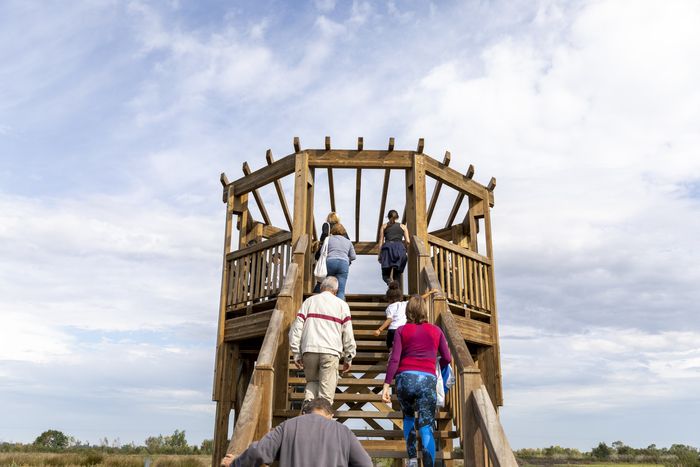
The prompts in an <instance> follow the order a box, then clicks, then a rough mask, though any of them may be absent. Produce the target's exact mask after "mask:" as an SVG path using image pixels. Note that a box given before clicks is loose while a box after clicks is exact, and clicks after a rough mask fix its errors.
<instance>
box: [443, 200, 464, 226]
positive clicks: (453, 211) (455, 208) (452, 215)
mask: <svg viewBox="0 0 700 467" xmlns="http://www.w3.org/2000/svg"><path fill="white" fill-rule="evenodd" d="M465 196H466V195H465V194H464V193H457V198H455V202H454V204H453V205H452V209H451V210H450V214H449V216H447V222H445V228H446V229H448V228H451V227H452V223H453V222H454V221H455V217H457V212H458V211H459V208H460V207H461V206H462V201H464V197H465Z"/></svg>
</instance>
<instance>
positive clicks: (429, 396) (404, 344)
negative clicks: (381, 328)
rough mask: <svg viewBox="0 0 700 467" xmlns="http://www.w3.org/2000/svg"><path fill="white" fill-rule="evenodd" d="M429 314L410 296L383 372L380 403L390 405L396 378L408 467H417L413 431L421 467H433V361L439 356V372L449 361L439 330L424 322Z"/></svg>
mask: <svg viewBox="0 0 700 467" xmlns="http://www.w3.org/2000/svg"><path fill="white" fill-rule="evenodd" d="M427 320H428V314H427V312H426V309H425V303H423V298H422V297H421V296H420V295H413V296H412V297H411V298H410V299H409V300H408V304H407V305H406V324H405V325H403V326H401V327H400V328H398V329H397V330H396V333H395V334H394V346H393V348H392V349H391V356H390V357H389V363H388V364H387V368H386V378H385V379H384V389H383V391H382V399H383V400H384V402H386V403H389V402H390V401H391V393H390V386H391V382H392V380H393V379H394V376H396V395H397V396H398V399H399V403H400V404H401V410H402V412H403V434H404V438H405V439H406V450H407V451H408V457H409V464H408V465H417V461H418V455H417V451H416V431H417V432H418V433H420V437H421V443H422V446H423V465H424V466H431V467H432V466H433V465H434V463H435V437H434V436H433V424H434V422H435V406H436V404H437V394H436V392H435V386H436V384H437V377H436V376H435V360H436V359H437V355H438V353H439V354H440V368H444V367H445V366H447V365H449V363H450V362H451V361H452V356H451V355H450V349H449V348H448V346H447V341H446V340H445V336H444V334H443V333H442V331H441V330H440V328H439V327H437V326H435V325H433V324H430V323H428V322H427Z"/></svg>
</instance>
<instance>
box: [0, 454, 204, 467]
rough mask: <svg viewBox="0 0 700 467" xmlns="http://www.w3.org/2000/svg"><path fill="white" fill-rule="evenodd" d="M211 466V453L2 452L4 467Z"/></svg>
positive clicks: (0, 462) (0, 458)
mask: <svg viewBox="0 0 700 467" xmlns="http://www.w3.org/2000/svg"><path fill="white" fill-rule="evenodd" d="M147 464H148V465H149V466H150V467H210V466H211V456H195V455H189V456H185V455H183V456H172V455H165V454H158V455H153V456H150V455H143V454H129V455H125V454H102V453H100V452H85V453H65V454H55V453H43V452H4V453H0V466H2V467H5V466H12V467H20V466H50V467H75V466H105V467H144V466H146V465H147Z"/></svg>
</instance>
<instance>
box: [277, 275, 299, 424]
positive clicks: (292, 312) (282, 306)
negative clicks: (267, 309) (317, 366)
mask: <svg viewBox="0 0 700 467" xmlns="http://www.w3.org/2000/svg"><path fill="white" fill-rule="evenodd" d="M299 267H300V265H299V264H297V263H295V262H293V263H291V264H290V265H289V269H288V270H287V276H288V277H286V278H285V281H284V286H283V287H282V289H281V290H280V292H279V294H278V295H277V304H276V305H275V307H276V308H277V309H279V310H281V311H282V312H283V320H282V333H281V334H280V340H279V345H278V346H277V355H276V356H275V387H274V397H273V400H274V410H275V411H277V410H287V409H288V408H289V400H288V399H287V384H288V383H287V381H288V378H289V328H290V326H291V324H292V322H293V321H294V319H295V318H296V314H297V310H298V308H297V306H296V304H295V303H294V287H293V286H291V285H292V284H294V283H295V282H300V281H299V280H298V272H299ZM293 279H294V280H293ZM282 421H284V419H274V420H273V426H277V425H278V424H279V423H281V422H282Z"/></svg>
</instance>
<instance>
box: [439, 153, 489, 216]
mask: <svg viewBox="0 0 700 467" xmlns="http://www.w3.org/2000/svg"><path fill="white" fill-rule="evenodd" d="M425 171H426V173H427V174H428V175H430V176H431V177H433V178H435V179H436V180H441V181H442V182H443V183H444V184H445V185H447V186H450V187H452V188H454V189H455V190H457V191H459V192H464V193H467V194H469V195H470V196H475V197H477V198H481V197H482V196H484V189H485V188H486V187H485V186H484V185H481V184H480V183H477V182H475V181H474V180H472V179H471V178H469V177H467V176H466V175H462V174H460V173H459V172H457V171H456V170H454V169H451V168H449V167H442V165H441V164H440V163H439V162H438V161H436V160H434V159H432V158H430V157H426V159H425ZM487 193H488V201H489V204H491V205H493V193H492V192H489V191H487Z"/></svg>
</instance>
